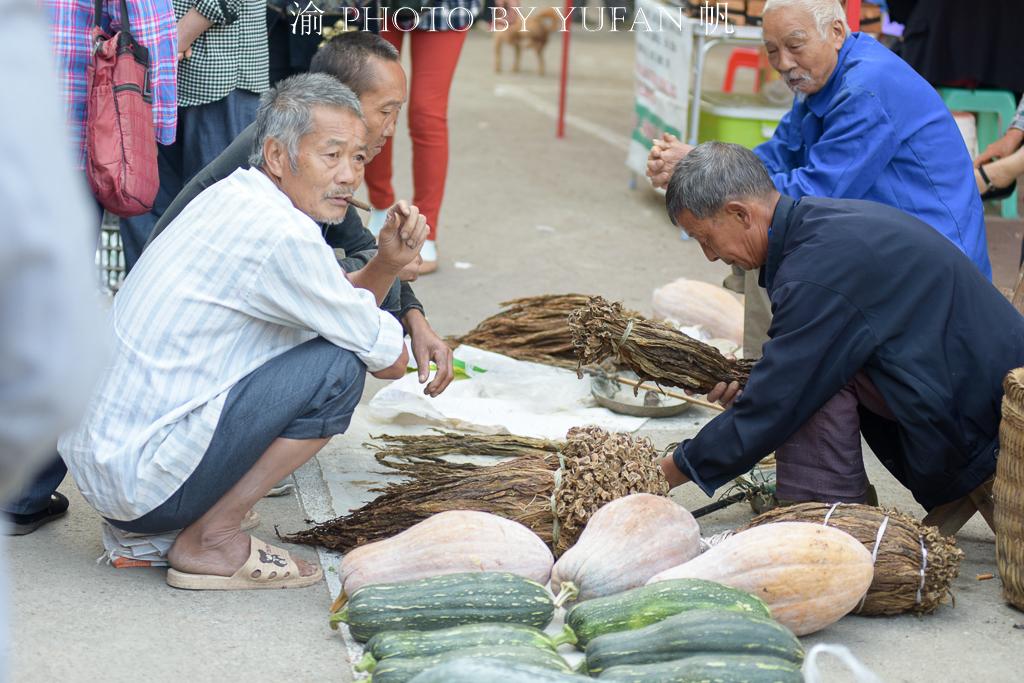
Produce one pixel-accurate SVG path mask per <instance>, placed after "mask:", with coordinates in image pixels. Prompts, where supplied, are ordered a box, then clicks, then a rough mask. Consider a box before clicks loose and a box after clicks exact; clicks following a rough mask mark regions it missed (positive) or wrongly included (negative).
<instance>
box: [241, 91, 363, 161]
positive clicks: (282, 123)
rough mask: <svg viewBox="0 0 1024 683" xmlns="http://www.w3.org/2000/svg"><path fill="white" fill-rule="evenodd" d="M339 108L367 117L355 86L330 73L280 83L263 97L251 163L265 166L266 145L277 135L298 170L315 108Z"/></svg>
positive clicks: (257, 119)
mask: <svg viewBox="0 0 1024 683" xmlns="http://www.w3.org/2000/svg"><path fill="white" fill-rule="evenodd" d="M316 106H325V107H339V108H341V109H346V110H348V111H350V112H352V113H353V114H355V115H356V116H357V117H358V118H359V120H360V121H362V120H363V110H362V107H360V106H359V98H358V97H356V95H355V93H353V92H352V89H351V88H349V87H348V86H347V85H345V84H343V83H341V82H340V81H339V80H338V79H336V78H334V77H333V76H329V75H327V74H323V73H318V74H298V75H296V76H292V77H290V78H286V79H284V80H283V81H281V82H279V83H278V84H277V85H275V86H274V87H273V88H271V89H270V90H268V91H266V92H265V93H263V96H262V97H260V107H259V109H258V110H257V112H256V137H255V139H254V140H253V148H252V152H251V153H250V155H249V165H250V166H253V167H260V166H263V164H264V162H265V159H264V158H263V146H264V143H266V141H267V140H268V139H269V138H273V139H275V140H277V141H278V142H280V143H282V144H283V145H284V146H285V147H287V148H288V162H289V163H290V164H291V167H292V170H293V171H294V170H296V168H297V166H296V164H297V163H298V157H299V139H300V138H302V136H303V135H306V134H307V133H309V132H311V131H312V130H313V107H316Z"/></svg>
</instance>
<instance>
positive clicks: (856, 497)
mask: <svg viewBox="0 0 1024 683" xmlns="http://www.w3.org/2000/svg"><path fill="white" fill-rule="evenodd" d="M666 202H667V208H668V212H669V216H670V217H671V219H672V220H673V221H674V222H676V223H677V224H679V225H681V226H682V227H683V228H684V229H685V230H686V232H687V233H688V234H689V235H690V236H691V237H693V238H694V239H695V240H697V242H698V243H699V244H700V245H701V248H702V249H703V250H704V254H705V256H706V257H707V258H708V259H709V260H711V261H715V260H722V261H724V262H725V263H728V264H735V265H738V266H740V267H742V268H744V269H745V270H752V269H755V268H760V281H761V282H760V283H761V286H763V287H765V288H767V290H768V294H769V297H770V298H771V302H772V312H773V315H774V317H773V321H772V325H771V329H770V330H769V337H770V338H771V339H770V341H769V342H768V343H767V344H766V345H765V347H764V357H763V358H762V359H761V360H760V361H759V362H758V363H757V365H755V366H754V369H753V371H752V372H751V375H750V379H749V381H748V382H747V385H746V387H745V388H743V390H742V391H740V387H739V386H737V385H736V384H735V383H733V384H732V385H731V386H728V387H727V386H726V385H724V384H720V385H719V386H718V387H716V388H715V389H714V390H713V391H712V392H711V394H710V395H709V396H710V398H711V399H712V400H721V401H722V402H723V404H725V405H727V406H728V407H729V408H728V410H726V411H725V412H724V413H722V414H721V415H720V416H718V417H716V418H715V419H714V420H712V421H711V422H710V423H709V424H708V425H707V426H706V427H704V429H702V430H701V431H700V433H699V434H698V435H697V436H696V437H695V438H694V439H690V440H687V441H685V442H684V443H682V444H681V445H680V446H679V447H678V448H677V449H676V451H675V452H674V453H673V454H672V455H671V456H669V457H667V458H665V459H664V460H663V461H662V463H661V464H662V470H663V471H664V473H665V475H666V477H667V478H668V480H669V483H670V484H671V485H673V486H676V485H679V484H681V483H683V482H686V481H693V482H694V483H696V484H697V485H698V486H700V487H701V488H702V489H703V490H704V491H705V492H706V493H708V494H709V495H710V494H711V493H713V492H714V490H715V488H717V487H719V486H721V485H722V484H724V483H726V482H728V481H730V480H731V479H732V478H734V477H735V476H737V475H739V474H742V473H744V472H746V471H747V470H749V469H750V468H751V467H752V466H753V465H754V464H755V463H756V462H757V461H758V460H760V459H761V458H763V457H764V456H766V455H767V454H768V453H770V452H772V451H775V453H776V460H777V477H778V489H777V496H778V497H779V498H780V499H785V500H790V501H807V500H817V501H824V502H864V500H865V496H866V492H867V477H866V475H865V473H864V464H863V459H862V456H861V452H860V436H861V434H863V436H864V438H865V440H866V441H867V443H868V445H870V446H871V449H872V450H873V451H874V453H875V454H876V455H877V456H878V458H879V459H880V460H881V462H882V463H883V464H884V465H885V466H886V468H888V469H889V471H890V472H892V473H893V475H894V476H895V477H896V478H897V479H898V480H899V481H900V482H902V483H903V484H904V485H905V486H906V487H907V488H909V489H910V491H911V492H912V493H913V495H914V497H915V499H916V500H917V501H918V502H919V503H920V504H921V505H922V506H924V507H925V508H926V509H929V510H930V509H932V508H935V507H937V506H939V505H942V504H944V503H947V502H950V501H953V500H956V499H958V498H961V497H963V496H965V495H967V494H968V493H970V492H971V491H972V490H974V489H975V488H977V487H978V486H980V485H982V484H983V483H984V482H985V481H986V480H987V479H989V478H990V477H991V476H992V475H993V473H994V472H995V463H996V453H997V447H998V428H999V419H1000V412H999V411H1000V402H1001V399H1002V387H1001V384H1002V380H1003V377H1004V376H1005V375H1006V373H1007V372H1008V371H1009V370H1011V369H1012V368H1015V367H1019V366H1021V365H1024V318H1022V317H1021V316H1020V314H1018V313H1017V311H1016V310H1015V309H1014V308H1013V306H1012V305H1011V304H1010V303H1009V302H1008V301H1007V300H1006V298H1005V297H1004V296H1003V295H1002V294H1000V293H999V292H998V291H997V290H996V289H995V288H994V287H993V286H992V284H991V283H990V282H988V280H987V279H986V278H985V277H984V276H983V275H981V273H980V272H979V271H978V269H977V268H976V267H975V266H974V265H973V264H972V263H971V261H970V260H969V259H968V258H967V257H965V256H964V255H963V253H961V252H960V250H959V249H957V248H956V247H955V246H954V245H953V244H952V243H951V242H950V241H949V240H948V239H946V238H945V237H943V236H942V235H940V234H939V233H938V232H936V231H935V230H933V229H932V228H931V227H929V226H928V225H926V224H925V223H923V222H921V221H919V220H917V219H916V218H914V217H912V216H910V215H908V214H905V213H903V212H901V211H899V210H898V209H894V208H891V207H888V206H883V205H881V204H877V203H874V202H866V201H858V200H839V199H825V198H813V197H806V198H804V199H801V200H799V201H795V200H793V199H791V198H789V197H786V196H782V195H780V194H779V193H778V192H777V191H776V190H775V188H774V186H773V184H772V182H771V179H770V178H769V176H768V173H767V172H766V171H765V169H764V166H763V165H762V164H761V162H760V160H759V159H757V157H755V156H754V155H753V154H752V153H751V152H750V151H749V150H747V149H745V148H743V147H739V146H738V145H729V144H724V143H716V142H711V143H705V144H703V145H700V146H699V147H697V148H696V149H695V150H694V151H693V152H691V153H690V155H688V156H687V157H686V158H684V159H683V160H682V161H681V162H680V163H679V166H678V167H677V168H676V170H675V172H674V173H673V175H672V180H671V181H670V183H669V186H668V192H667V197H666ZM908 273H913V274H914V276H913V277H904V275H905V274H908Z"/></svg>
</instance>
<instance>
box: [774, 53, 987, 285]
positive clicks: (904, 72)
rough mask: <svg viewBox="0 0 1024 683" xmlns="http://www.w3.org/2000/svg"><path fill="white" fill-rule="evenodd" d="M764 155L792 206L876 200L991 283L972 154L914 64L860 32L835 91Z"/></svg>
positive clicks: (822, 94) (787, 119) (798, 108)
mask: <svg viewBox="0 0 1024 683" xmlns="http://www.w3.org/2000/svg"><path fill="white" fill-rule="evenodd" d="M754 153H755V154H757V155H758V156H759V157H760V158H761V160H762V161H764V163H765V166H767V168H768V172H769V173H771V174H772V179H773V180H774V181H775V187H776V188H777V189H778V190H779V192H781V193H782V194H785V195H789V196H791V197H805V196H809V197H834V198H837V199H838V198H845V199H868V200H871V201H875V202H879V203H881V204H887V205H888V206H895V207H896V208H898V209H902V210H903V211H906V212H907V213H909V214H910V215H912V216H916V217H917V218H920V219H921V220H922V221H924V222H925V223H927V224H928V225H930V226H932V227H933V228H935V229H936V230H938V231H939V232H940V233H942V234H943V235H945V236H946V237H948V238H949V239H950V240H951V241H952V242H953V244H955V245H957V246H958V247H960V250H961V251H963V252H964V253H965V254H967V256H968V258H970V259H971V260H972V261H973V262H974V264H975V265H976V266H977V267H978V270H980V271H981V272H982V273H983V274H984V275H985V276H986V277H988V278H989V279H991V278H992V267H991V265H989V260H988V251H987V247H986V241H985V218H984V212H983V209H982V205H981V199H980V197H979V195H978V188H977V185H976V184H975V182H974V172H973V170H972V167H971V158H970V154H969V153H968V152H967V146H966V145H965V144H964V142H963V137H962V136H961V135H960V131H959V130H958V129H957V126H956V123H955V122H954V121H953V117H952V115H951V114H950V113H949V110H948V109H946V106H945V105H944V104H943V102H942V98H941V97H939V95H938V93H937V92H936V91H935V89H934V88H932V87H931V86H930V85H928V83H927V82H926V81H925V80H924V79H923V78H921V77H920V76H919V75H918V74H917V73H915V72H914V70H913V69H911V68H910V67H909V66H908V65H907V64H906V62H904V61H903V60H902V59H900V58H899V57H897V56H896V55H895V54H893V53H892V52H891V51H890V50H889V49H888V48H886V47H884V46H883V45H881V44H880V43H878V41H876V40H875V39H874V38H871V37H870V36H867V35H864V34H861V33H854V34H852V35H850V36H849V37H847V39H846V42H845V43H844V44H843V47H842V49H841V50H840V51H839V61H838V63H837V64H836V68H835V71H833V72H832V76H831V78H829V80H828V83H826V84H825V87H824V88H822V89H821V90H820V91H818V92H816V93H814V94H813V95H811V96H809V97H808V98H807V99H806V100H805V101H804V102H801V101H799V100H798V99H794V100H793V108H792V109H790V111H789V112H788V113H787V114H786V115H785V116H784V117H783V118H782V121H781V122H780V123H779V126H778V128H777V129H776V130H775V135H774V137H772V139H771V140H769V141H768V142H766V143H764V144H763V145H760V146H758V147H757V148H756V149H755V150H754Z"/></svg>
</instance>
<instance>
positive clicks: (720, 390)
mask: <svg viewBox="0 0 1024 683" xmlns="http://www.w3.org/2000/svg"><path fill="white" fill-rule="evenodd" d="M742 395H743V390H742V389H740V383H739V382H736V381H732V382H729V383H728V384H726V383H725V382H719V383H718V384H716V385H715V386H714V388H713V389H712V390H711V391H709V392H708V400H709V401H711V402H712V403H715V402H716V401H717V402H718V403H719V405H721V406H722V407H723V408H730V407H732V404H733V403H735V402H736V399H738V398H739V397H740V396H742Z"/></svg>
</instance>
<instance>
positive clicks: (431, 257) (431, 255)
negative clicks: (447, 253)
mask: <svg viewBox="0 0 1024 683" xmlns="http://www.w3.org/2000/svg"><path fill="white" fill-rule="evenodd" d="M420 258H421V259H423V260H424V261H436V260H437V242H435V241H434V240H426V241H425V242H423V248H422V249H420Z"/></svg>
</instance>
